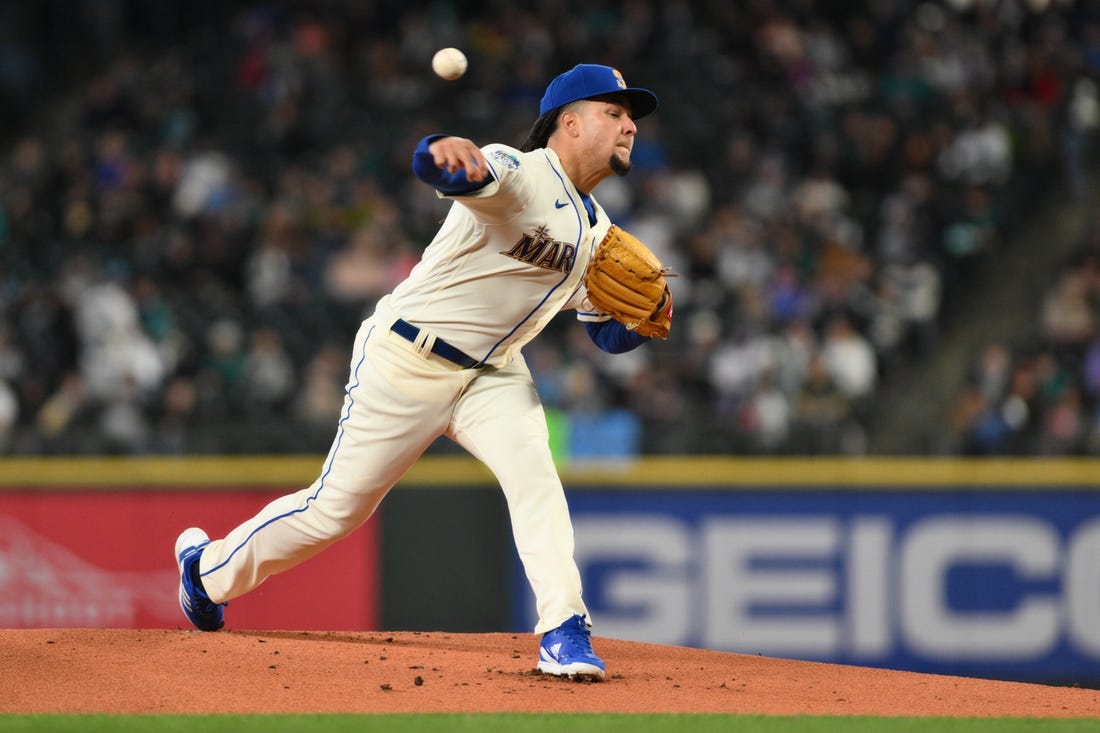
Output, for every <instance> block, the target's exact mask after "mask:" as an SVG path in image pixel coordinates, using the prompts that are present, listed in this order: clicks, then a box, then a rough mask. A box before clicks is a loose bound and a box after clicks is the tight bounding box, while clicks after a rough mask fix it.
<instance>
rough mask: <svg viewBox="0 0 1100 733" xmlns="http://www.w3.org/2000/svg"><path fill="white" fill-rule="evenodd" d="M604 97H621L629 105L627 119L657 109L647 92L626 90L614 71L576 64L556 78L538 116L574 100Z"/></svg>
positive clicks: (635, 88)
mask: <svg viewBox="0 0 1100 733" xmlns="http://www.w3.org/2000/svg"><path fill="white" fill-rule="evenodd" d="M604 94H623V95H625V96H626V98H627V100H628V101H629V102H630V116H631V117H633V118H634V119H636V120H637V119H641V118H642V117H645V116H646V115H647V114H649V113H650V112H652V111H653V110H655V109H657V95H656V94H654V93H653V92H651V91H649V90H648V89H640V88H638V87H628V86H627V85H626V81H625V80H624V79H623V75H622V74H620V73H619V70H618V69H613V68H611V67H610V66H600V65H599V64H577V65H576V66H574V67H573V68H572V69H570V70H569V71H566V72H565V73H564V74H559V75H558V76H557V78H555V79H554V81H552V82H550V86H548V87H546V94H543V95H542V102H541V103H540V104H539V115H540V116H541V115H544V114H546V113H547V112H549V111H550V110H552V109H557V108H559V107H562V106H564V105H567V104H569V103H570V102H576V101H577V100H578V99H591V98H592V97H600V96H603V95H604Z"/></svg>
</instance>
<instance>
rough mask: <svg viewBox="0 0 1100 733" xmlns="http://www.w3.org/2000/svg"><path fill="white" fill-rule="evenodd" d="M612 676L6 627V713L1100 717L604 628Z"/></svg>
mask: <svg viewBox="0 0 1100 733" xmlns="http://www.w3.org/2000/svg"><path fill="white" fill-rule="evenodd" d="M594 645H595V647H596V650H597V652H598V653H599V654H600V656H601V657H603V658H604V660H605V661H606V662H607V665H608V678H607V680H606V681H604V682H600V683H581V682H573V681H570V680H563V679H558V678H554V677H546V676H543V675H540V674H539V673H538V672H536V671H535V670H534V665H535V655H536V651H537V647H538V645H537V639H536V637H534V636H533V635H524V634H455V633H446V632H393V633H391V632H381V631H376V632H318V631H310V632H304V631H242V630H234V631H221V632H217V633H212V634H211V633H202V632H198V631H182V630H165V629H145V630H123V629H105V630H95V629H34V630H13V629H3V630H0V689H3V690H4V691H5V692H4V694H3V695H0V712H4V713H246V714H247V713H303V712H305V713H410V712H416V713H429V712H469V713H481V712H548V713H550V712H563V711H568V712H578V713H583V712H593V713H595V712H619V713H623V712H628V713H630V712H636V713H647V712H667V713H688V712H690V713H763V714H772V715H800V714H808V715H809V714H812V715H826V714H841V715H887V716H966V717H990V716H996V717H1040V718H1100V691H1097V690H1092V689H1082V688H1075V687H1054V686H1048V685H1036V684H1024V683H1018V682H1002V681H993V680H983V679H974V678H965V677H950V676H943V675H931V674H917V673H911V672H900V671H892V670H882V669H874V668H869V667H851V666H841V665H830V664H821V663H815V662H799V661H792V660H783V659H772V658H766V657H756V656H750V655H743V654H731V653H726V652H714V651H705V650H699V649H689V648H684V647H672V646H661V645H655V644H641V643H637V642H626V641H618V640H613V639H603V638H598V637H594Z"/></svg>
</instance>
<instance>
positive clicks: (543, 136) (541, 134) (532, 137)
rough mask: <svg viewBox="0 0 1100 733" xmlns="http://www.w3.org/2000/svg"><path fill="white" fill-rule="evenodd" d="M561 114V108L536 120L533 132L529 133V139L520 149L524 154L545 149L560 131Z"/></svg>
mask: <svg viewBox="0 0 1100 733" xmlns="http://www.w3.org/2000/svg"><path fill="white" fill-rule="evenodd" d="M560 113H561V108H560V107H559V108H557V109H552V110H550V111H549V112H547V113H546V114H544V115H541V116H540V117H539V118H538V119H537V120H535V124H533V125H531V131H530V132H528V133H527V139H526V140H524V141H523V144H522V145H520V146H519V149H520V150H521V151H522V152H524V153H530V152H531V151H532V150H538V149H539V148H545V147H546V143H547V142H548V141H549V140H550V136H551V135H553V134H554V130H556V129H558V116H559V114H560Z"/></svg>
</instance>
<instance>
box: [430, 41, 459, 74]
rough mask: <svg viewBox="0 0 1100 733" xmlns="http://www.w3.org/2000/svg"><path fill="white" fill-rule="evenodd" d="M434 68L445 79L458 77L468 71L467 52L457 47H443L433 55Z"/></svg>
mask: <svg viewBox="0 0 1100 733" xmlns="http://www.w3.org/2000/svg"><path fill="white" fill-rule="evenodd" d="M432 70H433V71H434V72H435V73H436V74H438V75H439V76H441V77H443V78H444V79H457V78H458V77H460V76H462V75H463V74H465V73H466V54H464V53H462V52H461V51H459V50H458V49H457V48H441V49H439V50H438V51H436V52H435V56H432Z"/></svg>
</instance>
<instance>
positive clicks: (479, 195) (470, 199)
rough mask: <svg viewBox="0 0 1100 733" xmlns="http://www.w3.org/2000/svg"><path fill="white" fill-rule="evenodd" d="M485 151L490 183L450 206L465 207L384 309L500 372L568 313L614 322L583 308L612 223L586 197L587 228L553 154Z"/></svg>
mask: <svg viewBox="0 0 1100 733" xmlns="http://www.w3.org/2000/svg"><path fill="white" fill-rule="evenodd" d="M482 151H483V152H484V154H485V159H486V161H487V163H488V165H489V168H490V171H491V174H492V177H493V180H492V181H490V182H489V183H488V184H487V185H485V186H484V187H482V188H480V189H478V190H477V191H474V192H473V193H470V194H464V195H460V196H453V197H445V198H452V199H454V200H456V201H457V202H458V205H455V206H452V207H451V209H450V211H449V212H448V214H447V217H446V219H445V221H444V222H443V225H442V226H441V227H440V229H439V232H438V233H437V234H436V236H435V238H434V239H433V240H432V242H431V244H430V245H428V247H427V249H425V251H424V254H423V256H422V258H421V260H420V262H419V263H417V265H416V266H415V267H414V268H413V270H412V272H411V273H410V275H409V277H408V279H406V280H405V281H404V282H402V283H401V284H399V285H398V286H397V287H396V288H395V289H394V291H393V293H392V294H391V295H390V296H388V297H387V299H386V300H385V301H384V305H385V307H387V308H389V309H390V310H392V311H393V312H394V313H395V314H396V315H397V316H398V317H400V318H403V319H405V320H407V321H409V322H411V323H415V324H416V325H417V326H419V327H420V328H422V329H426V330H428V331H430V332H432V333H433V334H434V335H435V336H437V337H439V338H442V339H445V340H446V341H447V342H448V343H450V344H451V345H452V346H455V347H457V348H458V349H460V350H462V351H464V352H465V353H466V354H469V355H470V356H471V357H473V358H474V359H477V360H478V361H479V362H482V363H486V364H489V365H492V366H501V365H503V364H506V363H508V362H509V361H510V360H511V359H512V358H514V356H515V354H516V353H517V352H518V351H519V349H521V348H522V347H523V346H524V344H526V343H527V342H529V341H530V340H531V339H532V338H534V337H535V336H536V335H537V334H538V333H539V331H541V330H542V329H543V328H545V327H546V325H547V323H548V322H549V321H550V319H551V318H553V317H554V316H555V315H557V314H558V313H560V312H561V311H562V310H566V309H577V316H578V318H579V319H581V320H588V321H600V320H606V319H607V316H604V315H601V314H599V313H596V312H593V311H592V309H591V304H589V303H587V301H586V300H585V290H584V273H585V270H586V269H587V267H588V263H589V261H590V260H591V258H592V253H593V252H594V251H595V249H596V247H597V246H598V245H599V243H600V241H601V240H602V239H603V237H604V235H605V234H607V230H608V229H609V228H610V226H611V222H610V221H609V220H608V218H607V215H606V214H605V213H604V212H603V210H602V209H601V208H600V206H599V204H598V203H596V201H595V199H593V198H591V197H589V198H590V202H591V204H592V207H593V212H594V214H595V217H596V221H595V224H592V223H591V222H590V219H589V214H588V211H587V209H586V208H585V206H584V201H583V197H582V196H581V194H580V192H579V191H577V189H576V188H575V187H574V186H573V184H572V183H571V182H570V180H569V178H568V177H567V176H566V175H565V173H564V172H563V171H562V168H561V163H560V161H559V160H558V156H557V154H556V153H554V151H553V150H551V149H549V148H541V149H538V150H535V151H532V152H529V153H523V152H520V151H519V150H517V149H515V148H512V147H509V146H507V145H500V144H492V145H486V146H485V147H484V148H482ZM438 195H440V196H443V194H438ZM500 275H505V277H500Z"/></svg>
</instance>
